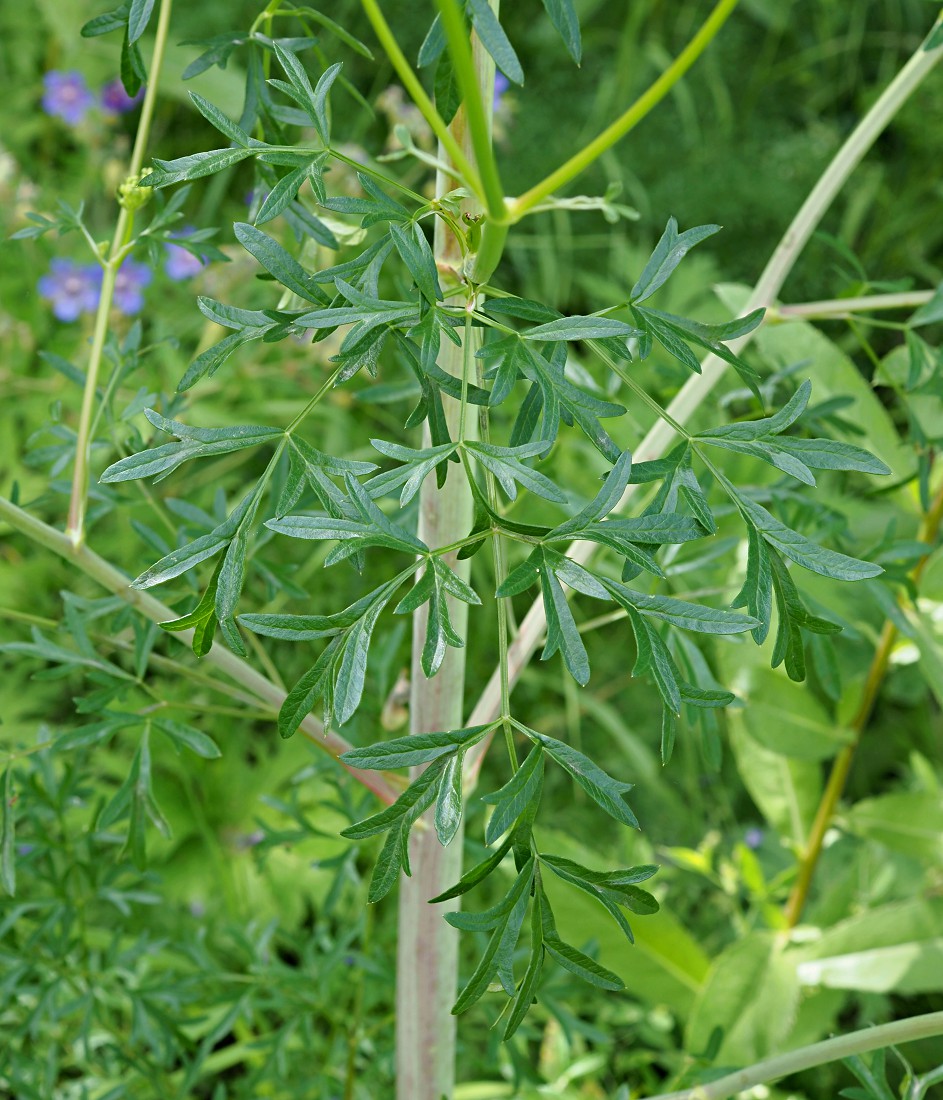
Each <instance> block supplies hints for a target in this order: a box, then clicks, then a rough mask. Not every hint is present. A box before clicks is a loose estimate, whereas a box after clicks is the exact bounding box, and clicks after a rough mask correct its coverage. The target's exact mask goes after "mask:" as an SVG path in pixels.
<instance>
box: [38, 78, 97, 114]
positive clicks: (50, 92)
mask: <svg viewBox="0 0 943 1100" xmlns="http://www.w3.org/2000/svg"><path fill="white" fill-rule="evenodd" d="M43 87H44V89H45V91H44V93H43V110H44V111H45V112H46V114H47V115H52V117H53V118H61V119H62V120H63V121H64V122H68V124H69V125H70V126H77V125H78V124H79V123H80V122H81V121H82V120H83V119H84V118H85V113H86V111H88V109H89V107H91V106H92V105H93V104H94V102H95V97H94V96H93V95H92V93H91V92H90V91H89V90H88V85H87V84H86V83H85V77H84V76H82V74H81V73H78V72H74V71H73V72H69V73H60V72H55V71H53V72H48V73H46V75H45V76H44V77H43Z"/></svg>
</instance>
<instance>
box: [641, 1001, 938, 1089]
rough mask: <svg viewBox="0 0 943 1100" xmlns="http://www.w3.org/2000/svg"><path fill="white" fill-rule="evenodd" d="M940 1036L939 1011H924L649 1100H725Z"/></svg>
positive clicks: (802, 1048) (793, 1051)
mask: <svg viewBox="0 0 943 1100" xmlns="http://www.w3.org/2000/svg"><path fill="white" fill-rule="evenodd" d="M937 1035H943V1012H928V1013H927V1014H926V1015H924V1016H912V1017H911V1018H910V1019H909V1020H894V1021H893V1022H892V1023H889V1024H879V1025H878V1026H877V1027H867V1028H864V1029H862V1030H861V1031H852V1032H851V1033H850V1034H849V1035H839V1036H837V1037H836V1038H834V1039H826V1040H825V1041H824V1042H821V1043H813V1044H812V1045H811V1046H807V1047H800V1048H799V1049H798V1050H791V1051H789V1052H788V1053H787V1054H780V1055H778V1056H777V1057H775V1058H768V1059H767V1060H766V1061H765V1062H757V1063H756V1065H753V1066H748V1067H747V1068H746V1069H738V1070H737V1071H736V1073H728V1074H726V1076H724V1077H718V1078H717V1080H715V1081H710V1082H709V1083H708V1084H706V1085H695V1086H694V1087H693V1088H689V1089H680V1090H678V1091H677V1092H663V1093H659V1094H658V1095H657V1096H654V1097H653V1098H652V1100H727V1097H730V1096H733V1095H734V1094H736V1093H741V1092H746V1091H747V1090H748V1089H752V1088H755V1087H756V1086H757V1085H762V1084H765V1083H766V1082H767V1081H777V1080H779V1078H780V1077H788V1076H789V1075H790V1074H793V1073H801V1072H802V1071H803V1070H806V1069H812V1068H814V1067H815V1066H824V1065H826V1064H827V1063H829V1062H837V1061H839V1060H840V1059H842V1058H850V1057H851V1056H852V1055H854V1054H866V1053H867V1052H868V1051H870V1050H880V1049H881V1048H882V1047H889V1046H896V1045H898V1044H899V1043H912V1042H914V1041H915V1040H917V1039H929V1038H932V1037H935V1036H937Z"/></svg>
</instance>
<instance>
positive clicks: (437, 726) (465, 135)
mask: <svg viewBox="0 0 943 1100" xmlns="http://www.w3.org/2000/svg"><path fill="white" fill-rule="evenodd" d="M491 3H492V7H493V8H495V9H497V0H491ZM472 49H473V53H474V58H475V67H476V71H477V74H478V81H479V85H480V87H481V88H482V89H485V90H490V88H491V87H492V85H493V83H494V65H493V62H492V61H491V59H490V58H489V57H488V55H487V54H486V53H485V51H484V50H483V49H482V48H481V44H480V42H479V41H478V39H477V37H474V38H473V45H472ZM487 103H488V105H489V107H490V103H491V99H490V96H489V98H488V100H487ZM450 129H451V133H450V135H449V137H450V138H451V139H452V140H451V142H450V144H452V145H456V144H458V145H460V146H461V149H462V155H463V157H464V158H465V159H473V158H474V155H475V150H474V145H473V142H472V140H471V135H470V133H469V131H468V127H467V120H466V116H465V108H464V107H462V108H460V109H459V111H458V113H457V114H456V116H455V118H454V119H453V120H452V123H451V127H450ZM450 156H451V150H450V149H449V148H447V147H446V145H445V143H444V142H442V143H440V147H439V158H440V159H442V160H445V159H447V158H449V157H450ZM450 186H451V185H450V183H449V176H448V173H447V172H445V171H443V172H440V173H439V175H438V178H437V179H436V193H437V194H442V193H443V191H445V190H448V189H449V187H450ZM476 204H477V198H475V199H472V200H470V201H468V202H466V204H465V205H464V210H465V211H467V212H468V213H472V214H474V213H477V212H478V210H477V209H476ZM435 258H436V264H437V267H438V268H439V270H440V271H441V272H448V271H454V272H458V270H459V268H460V266H461V262H462V249H461V245H460V243H459V242H458V241H457V240H456V238H455V236H454V235H453V234H452V232H451V231H450V230H449V228H448V227H447V226H446V225H445V224H444V223H443V222H442V221H437V223H436V238H435ZM479 335H480V330H479V329H477V328H472V327H471V326H469V325H466V329H465V342H464V346H463V347H461V348H457V347H455V345H454V344H452V342H451V341H449V340H442V341H441V344H440V352H439V359H438V365H439V366H440V367H441V368H442V369H443V370H445V371H447V372H448V373H450V374H452V375H454V376H456V377H458V378H464V379H465V384H466V385H467V382H468V371H469V368H470V364H471V362H473V360H472V359H471V358H470V357H471V356H472V354H473V352H474V347H473V346H472V345H471V344H469V343H468V341H469V340H477V339H478V337H479ZM442 401H443V407H444V409H445V415H446V419H447V422H448V424H449V432H450V434H451V436H452V438H453V439H454V438H457V437H458V438H461V436H462V433H464V434H465V435H466V436H470V435H471V433H472V432H473V430H474V429H475V427H476V423H475V421H476V418H474V417H467V418H463V416H462V405H463V402H460V401H455V400H452V399H451V398H448V397H443V399H442ZM428 439H429V437H428V428H427V430H426V440H425V441H426V442H428ZM447 469H448V475H447V477H446V481H445V484H444V485H443V486H442V488H441V489H438V488H437V486H436V482H435V479H434V478H426V481H425V483H424V484H423V488H422V491H421V492H420V497H419V530H418V535H419V538H421V539H422V540H423V541H424V542H425V543H426V545H427V546H430V547H433V548H434V549H436V548H439V547H443V546H449V545H453V544H458V543H459V542H461V540H463V539H464V537H465V536H466V535H467V534H468V531H469V529H470V527H471V521H472V499H471V491H470V489H469V486H468V482H467V480H466V479H465V475H464V465H459V464H454V463H449V464H448V467H447ZM445 560H446V562H447V564H448V565H449V566H450V567H451V568H452V569H454V570H456V572H458V573H459V575H460V576H462V577H464V578H465V579H466V580H467V578H468V575H469V567H470V565H471V562H470V561H467V560H466V561H458V560H457V556H456V552H455V551H452V552H451V553H449V554H448V555H446V559H445ZM427 568H428V566H427ZM448 608H449V615H450V618H451V620H452V625H453V626H454V628H455V630H456V632H457V633H458V634H459V635H460V636H462V637H467V624H468V606H467V604H464V603H461V602H460V601H457V600H454V599H452V597H448ZM427 614H428V605H423V607H421V608H419V610H418V611H417V612H416V613H415V615H414V617H413V660H412V669H411V681H410V727H409V728H410V732H411V733H428V732H433V731H436V730H447V729H455V728H457V727H460V726H461V725H462V716H463V714H464V701H463V700H464V692H465V650H464V649H454V648H451V647H450V648H449V649H448V651H447V652H446V655H445V659H444V660H443V662H442V666H441V668H440V669H439V671H438V672H437V673H436V675H435V676H434V677H433V678H432V679H431V680H427V679H426V676H425V674H424V672H423V671H422V666H421V654H422V647H423V644H424V641H425V634H426V622H427ZM415 774H416V771H415V770H414V772H413V775H414V776H415ZM424 820H425V821H426V823H427V825H428V826H431V824H432V822H431V820H429V819H428V818H426V819H424ZM463 832H464V830H463V828H459V830H458V832H457V833H456V835H455V836H454V837H453V838H452V841H451V842H450V843H449V845H448V846H447V847H445V848H443V847H442V845H441V844H440V843H439V839H438V837H437V835H436V832H435V829H434V828H431V827H427V828H425V829H422V830H414V831H413V833H412V834H411V836H410V841H409V857H410V863H411V866H412V877H411V878H406V879H403V880H402V882H401V884H400V897H399V930H398V942H397V969H396V1090H397V1091H396V1095H397V1097H398V1100H442V1097H451V1096H452V1095H453V1091H454V1087H455V1034H456V1032H455V1023H456V1020H455V1017H454V1016H453V1015H452V1013H451V1007H452V1004H453V1003H454V1001H455V997H456V991H457V984H458V935H457V932H456V930H455V929H454V928H452V927H451V925H449V924H447V923H446V922H445V921H444V920H443V919H442V910H441V906H436V905H430V904H429V899H430V898H433V897H435V896H436V895H437V894H440V893H442V892H443V891H444V890H445V889H447V888H448V887H449V886H451V885H452V883H453V882H455V881H456V879H458V878H459V877H460V875H461V868H462V846H463ZM450 904H454V902H453V903H450Z"/></svg>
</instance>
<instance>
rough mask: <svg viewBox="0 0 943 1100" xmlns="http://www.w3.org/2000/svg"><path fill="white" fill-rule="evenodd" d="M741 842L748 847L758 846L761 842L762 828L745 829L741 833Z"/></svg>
mask: <svg viewBox="0 0 943 1100" xmlns="http://www.w3.org/2000/svg"><path fill="white" fill-rule="evenodd" d="M743 843H744V844H745V845H746V846H747V847H748V848H753V849H756V848H759V846H760V845H761V844H762V843H763V830H762V829H757V828H752V829H747V831H746V832H745V833H744V834H743Z"/></svg>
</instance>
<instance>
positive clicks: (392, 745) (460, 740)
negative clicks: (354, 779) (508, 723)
mask: <svg viewBox="0 0 943 1100" xmlns="http://www.w3.org/2000/svg"><path fill="white" fill-rule="evenodd" d="M492 729H494V724H493V723H492V724H490V725H486V726H468V727H466V728H463V729H457V730H447V731H445V732H442V733H413V734H409V735H408V736H406V737H398V738H396V739H395V740H393V741H381V742H379V743H378V744H376V745H367V746H365V747H364V748H360V749H350V750H348V751H347V752H345V753H344V755H343V756H342V757H341V759H342V760H343V761H344V763H345V764H350V765H351V766H352V767H355V768H363V769H370V770H373V771H390V770H392V769H394V768H411V767H414V766H415V765H417V764H428V763H430V761H432V760H436V759H438V758H439V757H440V756H446V755H449V754H450V753H455V752H456V751H458V750H459V749H461V750H464V749H468V748H470V747H471V746H472V745H474V744H476V743H477V742H478V741H480V740H481V739H482V737H484V735H485V734H486V733H487V732H488V731H489V730H492Z"/></svg>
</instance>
